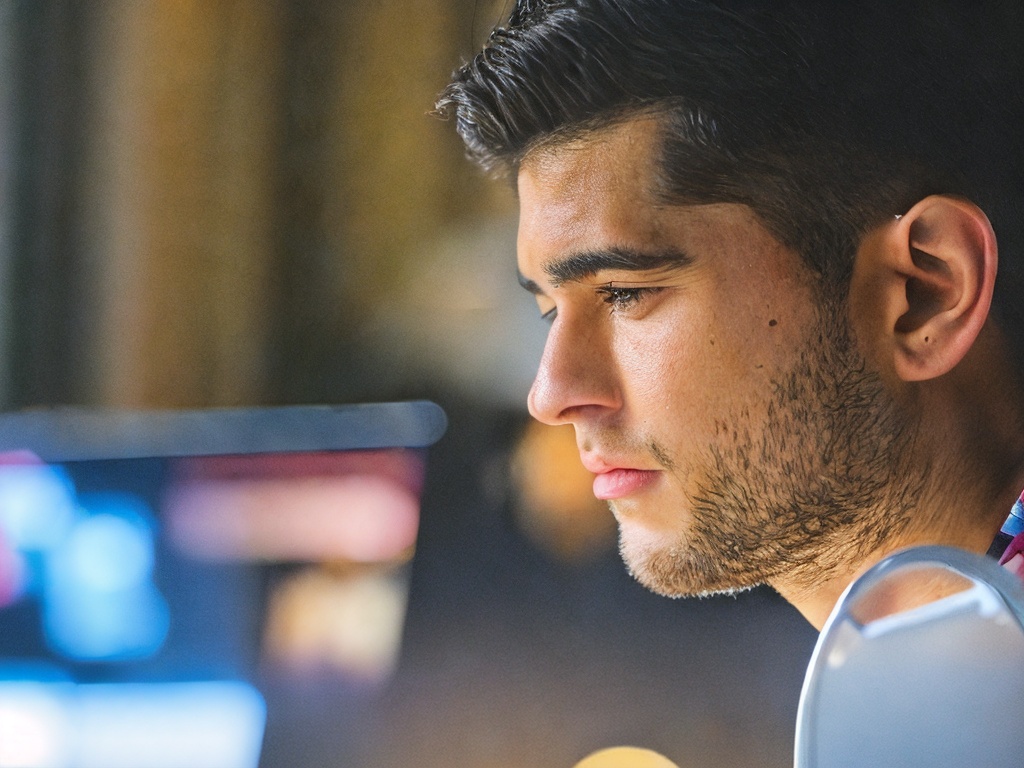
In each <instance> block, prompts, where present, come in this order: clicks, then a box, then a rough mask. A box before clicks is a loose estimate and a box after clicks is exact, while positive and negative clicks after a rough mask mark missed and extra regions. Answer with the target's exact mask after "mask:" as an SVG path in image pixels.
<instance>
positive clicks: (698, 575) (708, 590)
mask: <svg viewBox="0 0 1024 768" xmlns="http://www.w3.org/2000/svg"><path fill="white" fill-rule="evenodd" d="M619 553H620V555H621V556H622V560H623V562H624V563H625V564H626V568H627V569H628V571H629V573H630V575H631V576H632V577H633V578H634V579H636V580H637V581H638V582H639V583H640V584H642V585H643V586H644V587H646V588H647V589H649V590H650V591H651V592H654V593H655V594H658V595H663V596H664V597H672V598H678V597H710V596H712V595H721V594H736V593H737V592H743V591H745V590H748V589H752V588H753V587H755V586H757V584H758V583H759V582H757V581H755V580H752V579H750V580H745V579H742V578H739V577H738V576H737V574H736V573H732V572H728V571H725V570H724V569H723V568H722V561H721V560H720V559H718V558H715V557H711V556H709V555H706V554H702V553H700V552H696V551H694V550H692V549H691V548H688V547H683V546H674V547H663V548H657V547H654V546H650V545H644V544H643V543H638V542H635V541H633V540H631V538H630V537H627V536H624V535H622V534H621V533H620V536H619Z"/></svg>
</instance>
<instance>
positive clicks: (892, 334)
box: [851, 195, 997, 381]
mask: <svg viewBox="0 0 1024 768" xmlns="http://www.w3.org/2000/svg"><path fill="white" fill-rule="evenodd" d="M996 265H997V249H996V237H995V233H994V232H993V231H992V225H991V224H990V223H989V220H988V217H987V216H986V215H985V214H984V212H983V211H982V210H981V209H980V208H978V206H976V205H974V204H973V203H971V202H969V201H967V200H963V199H961V198H956V197H949V196H946V195H932V196H930V197H926V198H924V199H923V200H921V201H920V202H918V203H917V204H916V205H915V206H914V207H913V208H911V209H910V210H909V211H907V212H906V213H905V214H903V215H902V216H899V217H895V218H894V219H893V221H892V222H890V223H888V224H886V225H884V226H883V227H881V228H879V229H878V230H875V231H873V232H872V233H870V234H869V235H868V236H866V237H865V238H864V241H863V242H862V243H861V247H860V249H859V250H858V253H857V262H856V265H855V268H854V280H853V283H852V285H851V309H852V311H853V312H854V313H855V316H854V320H855V321H856V320H857V319H858V318H857V317H856V315H857V313H858V312H859V313H860V315H861V318H860V319H862V320H863V319H864V318H865V316H866V314H865V313H870V315H871V316H872V317H871V319H870V320H869V321H867V324H868V326H869V327H870V331H869V336H870V337H872V338H873V339H874V341H875V343H876V344H880V346H881V349H880V350H879V349H876V350H875V351H876V352H878V351H881V352H883V353H884V354H885V356H886V357H888V358H889V364H890V365H891V366H892V369H893V372H894V373H895V374H896V376H897V377H898V378H900V379H902V380H904V381H923V380H926V379H931V378H935V377H937V376H941V375H942V374H944V373H947V372H949V371H950V370H952V369H953V368H954V367H956V365H957V364H958V363H959V362H960V361H961V360H962V359H963V357H964V355H966V354H967V352H968V350H969V349H970V348H971V346H972V345H973V344H974V341H975V339H977V337H978V334H979V333H980V332H981V329H982V326H983V325H984V324H985V320H986V319H987V317H988V312H989V307H990V306H991V303H992V290H993V288H994V286H995V276H996Z"/></svg>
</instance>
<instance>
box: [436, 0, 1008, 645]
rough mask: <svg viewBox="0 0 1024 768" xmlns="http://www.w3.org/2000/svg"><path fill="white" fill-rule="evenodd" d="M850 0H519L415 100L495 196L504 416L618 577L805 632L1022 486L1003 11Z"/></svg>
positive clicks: (972, 530)
mask: <svg viewBox="0 0 1024 768" xmlns="http://www.w3.org/2000/svg"><path fill="white" fill-rule="evenodd" d="M850 5H853V4H850ZM856 5H857V9H856V14H857V15H856V16H854V15H851V14H852V13H853V11H851V10H850V9H845V5H839V6H837V7H836V8H834V9H829V8H827V7H826V6H825V5H824V4H821V3H805V4H803V7H802V4H800V3H789V4H782V3H773V4H771V14H769V13H767V12H761V11H760V10H759V9H758V8H757V7H756V6H755V4H753V3H744V4H743V5H742V6H741V7H742V11H735V10H728V9H724V8H722V7H720V6H719V5H716V4H709V3H699V2H688V1H687V0H617V1H616V0H560V1H558V2H545V1H544V0H520V2H518V4H517V5H516V7H515V9H514V10H513V11H512V14H511V18H510V19H509V22H508V24H507V26H505V27H503V28H499V29H497V30H495V32H494V33H493V34H492V36H491V38H490V40H489V41H488V43H487V45H486V47H485V48H484V50H483V51H482V52H481V53H480V54H478V55H477V56H476V58H475V59H474V60H472V61H471V62H470V63H468V64H467V65H466V66H464V67H463V68H462V69H461V70H460V71H459V72H457V73H456V75H455V77H454V79H453V82H452V84H451V85H450V86H449V87H448V89H447V90H446V91H445V93H444V94H443V96H442V98H441V100H440V102H439V108H440V110H441V112H442V113H444V114H447V115H449V116H453V117H454V118H455V120H456V121H457V126H458V129H459V131H460V133H461V135H462V137H463V139H464V140H465V142H466V145H467V147H468V150H469V153H470V155H471V156H472V157H473V158H474V159H475V160H476V161H477V162H478V163H480V164H481V165H482V166H483V167H485V168H487V169H488V170H491V171H495V172H499V173H505V174H508V175H509V176H510V177H511V178H513V179H514V180H515V182H516V185H517V190H518V195H519V203H520V226H519V238H518V260H519V270H520V275H521V282H522V283H523V285H524V287H526V288H527V289H528V290H529V291H531V292H532V293H533V294H535V295H536V297H537V303H538V306H539V307H540V311H541V314H542V316H543V317H544V318H545V319H546V320H547V321H548V322H549V323H550V324H551V328H550V331H549V336H548V341H547V346H546V349H545V352H544V356H543V359H542V361H541V363H540V370H539V372H538V374H537V378H536V382H535V384H534V386H533V389H532V391H531V393H530V400H529V404H530V410H531V413H532V414H533V415H534V416H535V417H536V418H538V419H539V420H541V421H543V422H546V423H550V424H572V425H573V426H574V427H575V430H576V436H577V443H578V448H579V451H580V456H581V458H582V460H583V463H584V465H585V466H586V467H587V468H588V469H589V470H590V471H591V472H593V473H594V475H595V480H594V491H595V494H596V495H597V496H598V497H600V498H603V499H607V500H608V502H609V504H610V506H611V508H612V511H613V513H614V514H615V517H616V519H617V520H618V523H619V528H620V547H621V551H622V554H623V557H624V559H625V561H626V563H627V564H628V566H629V567H630V569H631V570H632V572H633V573H634V574H635V575H636V577H637V578H638V579H639V580H640V581H641V582H643V583H644V584H646V585H647V586H649V587H650V588H651V589H654V590H656V591H658V592H661V593H664V594H667V595H699V594H708V593H713V592H720V591H731V590H738V589H745V588H749V587H752V586H754V585H757V584H761V583H767V584H770V585H772V586H773V587H774V588H775V589H777V590H778V591H779V592H780V593H781V594H782V595H783V596H784V597H786V598H787V599H788V600H790V601H791V602H792V603H793V604H794V605H795V606H796V607H797V608H798V609H799V610H800V611H801V612H802V613H803V614H804V615H805V616H806V617H807V618H808V619H809V620H810V621H811V622H812V623H814V624H815V625H816V626H819V627H820V626H821V624H822V623H823V622H824V621H825V619H826V618H827V616H828V613H829V612H830V610H831V609H832V607H833V606H834V604H835V602H836V600H837V599H838V597H839V595H840V594H841V592H842V590H843V589H844V588H845V587H846V585H847V584H849V582H850V581H851V580H852V579H854V578H855V577H856V576H857V575H858V574H859V573H860V572H862V571H863V570H864V569H865V568H867V567H868V566H870V565H871V564H872V563H874V562H877V561H878V560H879V559H881V558H882V557H884V556H885V555H887V554H889V553H891V552H893V551H895V550H898V549H901V548H904V547H907V546H912V545H917V544H950V545H955V546H959V547H963V548H966V549H970V550H973V551H977V552H985V551H986V550H988V549H989V548H990V545H991V544H992V542H993V539H994V538H995V537H996V536H997V534H998V533H999V530H1000V526H1001V524H1002V523H1003V521H1004V520H1006V518H1007V512H1008V511H1009V510H1010V508H1011V506H1012V505H1013V504H1014V502H1015V500H1016V499H1017V498H1018V496H1019V495H1020V492H1021V489H1022V488H1024V428H1022V427H1024V389H1022V388H1021V386H1020V363H1021V360H1022V359H1024V356H1022V355H1021V354H1020V352H1019V350H1018V349H1017V348H1016V347H1015V342H1014V340H1015V339H1020V338H1021V337H1022V336H1024V334H1022V333H1021V326H1020V320H1019V318H1018V316H1017V313H1016V307H1015V303H1014V301H1013V300H1014V298H1015V296H1016V295H1017V293H1016V291H1017V288H1016V271H1017V269H1018V267H1017V266H1016V264H1015V263H1014V262H1015V261H1016V260H1017V256H1018V253H1019V249H1020V246H1021V242H1022V237H1021V233H1020V232H1019V231H1018V229H1019V227H1020V223H1021V222H1020V219H1021V217H1020V216H1015V215H1014V214H1015V213H1017V212H1019V211H1020V210H1021V202H1020V189H1021V186H1022V185H1021V174H1020V168H1019V166H1018V165H1015V163H1019V160H1020V158H1021V156H1022V152H1021V148H1020V146H1019V144H1020V139H1019V138H1017V133H1018V130H1017V123H1016V117H1017V116H1016V115H1014V114H1013V113H1012V110H1013V109H1019V104H1020V102H1021V99H1020V97H1019V94H1014V93H1013V92H1012V90H1008V89H1013V88H1014V87H1015V86H1016V83H1015V80H1016V79H1017V77H1016V73H1019V72H1020V71H1021V69H1020V64H1021V61H1020V58H1019V55H1018V57H1017V58H1016V59H1015V60H1013V59H1008V58H1006V57H1012V56H1013V55H1014V52H1015V49H1016V48H1017V46H1016V45H1015V44H1014V43H1013V42H1012V40H1013V38H1014V35H1013V34H1012V30H1013V29H1017V30H1020V29H1021V12H1020V11H1019V9H1017V8H1015V7H1010V6H1012V5H1013V4H1010V3H1006V4H1004V5H1005V7H1003V8H997V7H996V5H997V4H992V7H991V8H990V11H991V12H990V16H989V18H988V19H978V18H976V12H975V11H973V10H972V9H971V8H969V7H960V5H949V6H948V7H939V5H938V4H933V5H929V6H927V8H928V15H927V16H921V15H920V14H919V15H916V16H914V15H911V16H908V15H906V14H904V13H902V11H901V10H900V9H898V8H893V7H892V4H879V6H878V7H877V8H874V6H870V5H863V4H856ZM962 5H963V6H967V5H968V4H962ZM922 7H924V6H922ZM787 19H788V20H787ZM965 30H971V34H970V35H968V34H967V33H966V32H965ZM968 64H970V66H968ZM975 75H977V76H975ZM997 233H998V237H997ZM997 243H998V248H997ZM1000 257H1001V258H1002V264H1000V265H999V267H1000V269H999V275H1000V280H999V282H1000V285H999V288H998V290H997V289H996V283H997V279H996V276H997V261H998V260H999V258H1000ZM993 302H995V303H993ZM1004 543H1005V542H1004ZM1014 564H1017V561H1015V562H1014Z"/></svg>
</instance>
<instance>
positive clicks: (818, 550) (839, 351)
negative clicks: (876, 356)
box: [619, 307, 927, 597]
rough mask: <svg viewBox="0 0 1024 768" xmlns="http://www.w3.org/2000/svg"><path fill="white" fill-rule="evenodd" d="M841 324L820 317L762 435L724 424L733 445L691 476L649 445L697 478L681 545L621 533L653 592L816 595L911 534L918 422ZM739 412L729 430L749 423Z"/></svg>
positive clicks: (628, 555) (701, 462) (920, 473)
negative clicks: (773, 586)
mask: <svg viewBox="0 0 1024 768" xmlns="http://www.w3.org/2000/svg"><path fill="white" fill-rule="evenodd" d="M828 318H833V319H831V320H830V319H828ZM835 318H845V312H843V311H841V310H838V308H836V307H833V308H832V311H828V310H827V308H822V310H821V311H820V312H819V321H818V323H817V328H818V333H816V334H812V335H811V336H810V337H809V338H810V339H811V342H809V343H808V344H807V345H806V346H805V348H804V349H803V350H801V352H800V354H799V355H798V356H797V359H796V362H795V364H794V366H793V368H792V370H790V371H789V372H788V373H787V374H785V375H784V376H782V377H780V380H778V381H775V382H774V383H773V386H772V388H771V395H770V399H769V402H768V404H767V410H766V417H765V422H764V425H763V428H762V429H760V431H759V432H758V433H757V434H751V433H750V432H749V431H748V432H746V433H744V430H743V428H742V427H741V428H737V427H736V426H729V422H726V421H723V423H722V428H723V429H725V430H728V431H729V433H730V435H731V434H732V430H734V429H735V430H736V436H735V438H734V439H731V440H725V439H723V440H720V441H718V442H716V443H713V444H711V445H709V446H708V447H707V449H706V451H705V453H704V455H703V456H701V457H700V458H699V459H698V461H697V462H696V463H695V464H694V465H693V466H692V467H690V468H687V469H683V468H680V467H676V466H675V463H674V458H673V457H672V456H671V454H669V453H668V452H667V451H666V449H665V448H664V447H663V446H660V445H658V444H657V443H654V442H652V443H650V444H649V449H650V450H651V453H652V455H654V456H655V457H656V458H657V459H658V460H659V462H660V463H661V464H662V466H664V467H665V469H666V471H667V472H669V473H678V474H679V475H680V477H679V479H680V481H681V482H683V481H684V478H683V477H682V475H683V474H684V473H685V474H687V475H689V474H690V473H691V472H693V471H694V470H696V472H695V476H696V477H698V478H700V481H699V483H698V485H697V489H698V490H697V491H696V492H695V493H693V494H692V496H691V498H689V499H688V500H687V501H688V506H689V508H690V512H691V520H690V523H689V525H688V526H687V529H686V531H685V532H684V533H682V534H680V536H679V538H678V540H677V541H676V542H675V543H674V544H669V545H667V546H666V545H663V546H660V547H657V548H653V547H651V546H650V545H648V544H646V543H644V542H641V541H638V540H637V539H635V538H634V537H632V536H629V535H624V533H620V543H619V548H620V552H621V554H622V557H623V559H624V560H625V562H626V564H627V566H628V567H629V569H630V572H631V573H632V574H633V576H634V577H635V578H636V579H637V580H638V581H640V582H641V583H642V584H644V585H645V586H646V587H648V588H649V589H651V590H653V591H655V592H657V593H660V594H663V595H668V596H672V597H681V596H695V595H700V596H703V595H710V594H715V593H723V592H724V593H730V592H736V591H740V590H744V589H749V588H751V587H754V586H757V585H759V584H763V583H771V582H773V581H776V580H779V579H780V578H783V579H785V580H786V582H787V584H789V585H790V586H791V587H793V588H795V589H797V590H800V589H811V588H813V587H814V585H815V584H818V583H821V581H823V580H825V579H827V578H829V577H830V576H831V575H834V574H836V573H838V572H841V571H842V570H844V569H846V568H848V567H849V566H850V564H851V563H854V562H857V561H859V560H861V559H863V558H865V557H867V556H868V554H869V553H871V552H872V551H875V550H877V549H878V548H880V547H881V546H883V545H884V542H885V541H886V540H891V537H893V536H896V535H898V534H899V533H900V532H902V531H903V530H905V529H906V527H907V525H908V523H909V521H910V510H911V509H912V508H913V507H914V505H915V502H916V501H917V499H918V498H919V496H920V494H921V492H922V490H923V487H924V485H925V482H924V479H925V476H926V474H927V473H926V470H924V469H923V468H920V467H917V468H913V464H912V461H911V460H910V457H911V453H912V451H911V448H912V444H913V429H912V427H911V420H910V419H909V418H908V416H907V415H906V414H904V413H903V412H902V411H901V410H900V409H899V408H898V407H897V404H896V403H895V402H894V401H893V399H892V396H891V395H890V394H889V392H888V391H887V390H886V389H885V386H884V384H883V382H882V381H881V379H880V378H879V377H878V375H877V374H875V373H874V372H872V371H870V370H868V367H867V365H866V361H865V360H864V358H863V356H862V355H861V354H860V352H859V351H858V349H857V347H856V343H855V342H854V340H853V339H852V338H851V334H850V332H849V330H848V328H847V326H846V323H845V321H844V320H839V319H835ZM815 337H816V338H817V344H814V343H813V341H814V339H815ZM735 415H736V416H737V417H738V418H737V419H733V420H732V422H731V423H732V424H733V425H736V424H738V423H741V422H742V414H735ZM691 482H692V480H691ZM683 487H685V485H684V486H683Z"/></svg>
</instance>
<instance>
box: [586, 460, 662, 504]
mask: <svg viewBox="0 0 1024 768" xmlns="http://www.w3.org/2000/svg"><path fill="white" fill-rule="evenodd" d="M659 474H661V473H660V472H659V471H658V470H652V469H623V468H621V467H617V468H615V469H607V470H604V471H603V472H599V473H598V474H597V475H596V476H595V477H594V495H595V496H596V497H597V498H599V499H604V500H605V501H610V500H612V499H621V498H624V497H626V496H630V495H632V494H634V493H636V492H637V491H639V490H641V489H642V488H644V487H646V486H647V485H649V484H650V483H652V482H654V480H655V479H657V477H658V475H659Z"/></svg>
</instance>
